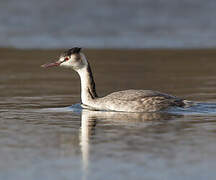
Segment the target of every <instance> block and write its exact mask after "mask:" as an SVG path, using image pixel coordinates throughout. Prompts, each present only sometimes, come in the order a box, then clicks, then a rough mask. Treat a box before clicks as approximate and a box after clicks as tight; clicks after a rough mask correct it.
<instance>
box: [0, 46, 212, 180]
mask: <svg viewBox="0 0 216 180" xmlns="http://www.w3.org/2000/svg"><path fill="white" fill-rule="evenodd" d="M59 52H61V51H60V50H56V51H54V50H52V51H51V50H50V51H48V50H43V51H42V50H40V51H39V50H38V51H37V50H29V51H21V50H14V49H1V50H0V53H1V65H0V100H1V101H0V179H8V180H12V179H16V180H27V179H28V180H38V179H52V180H57V179H93V180H96V179H136V180H138V179H170V180H171V179H174V178H175V179H183V178H184V179H196V180H197V179H215V175H216V172H215V166H216V141H215V139H216V105H215V104H214V103H215V102H216V71H215V67H216V61H215V59H216V51H215V50H187V51H183V50H178V51H175V50H172V51H169V50H164V51H160V50H145V51H144V50H140V51H124V50H121V51H118V50H86V51H85V52H86V54H87V57H88V58H89V61H90V62H91V66H92V68H93V72H94V75H95V80H96V85H97V90H98V94H99V95H105V94H107V93H110V92H113V91H117V90H120V89H121V90H122V89H130V88H135V89H153V90H159V91H162V92H166V93H170V94H173V95H176V96H180V97H185V98H187V99H189V100H193V101H199V102H200V101H202V102H205V103H206V104H204V103H203V104H200V105H199V106H197V107H194V108H191V109H188V110H185V111H184V110H177V111H173V112H172V113H141V114H136V113H114V112H93V111H87V110H83V111H81V109H80V108H79V105H74V104H77V103H79V102H80V94H79V93H80V87H79V86H80V82H79V77H78V76H77V75H76V74H75V73H74V72H70V70H67V69H60V68H53V69H43V68H40V65H41V64H44V63H46V62H50V61H53V60H54V59H55V58H56V57H57V56H58V55H59ZM208 102H209V103H211V104H207V103H208ZM71 105H73V106H71ZM175 112H176V113H175Z"/></svg>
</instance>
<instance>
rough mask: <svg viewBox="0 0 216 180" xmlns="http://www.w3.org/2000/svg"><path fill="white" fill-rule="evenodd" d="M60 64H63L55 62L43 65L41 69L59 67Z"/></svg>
mask: <svg viewBox="0 0 216 180" xmlns="http://www.w3.org/2000/svg"><path fill="white" fill-rule="evenodd" d="M60 64H61V62H54V63H48V64H43V65H41V67H43V68H49V67H54V66H59V65H60Z"/></svg>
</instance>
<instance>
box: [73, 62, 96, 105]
mask: <svg viewBox="0 0 216 180" xmlns="http://www.w3.org/2000/svg"><path fill="white" fill-rule="evenodd" d="M77 72H78V74H79V76H80V80H81V101H82V103H83V104H86V105H88V104H89V103H90V102H92V100H93V99H95V98H97V97H98V96H97V93H96V89H95V82H94V78H93V75H92V71H91V68H90V65H89V64H88V65H87V66H86V67H83V68H82V69H79V70H77Z"/></svg>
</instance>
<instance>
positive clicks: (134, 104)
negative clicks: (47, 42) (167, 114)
mask: <svg viewBox="0 0 216 180" xmlns="http://www.w3.org/2000/svg"><path fill="white" fill-rule="evenodd" d="M80 51H81V48H79V47H74V48H71V49H69V50H67V51H65V52H64V53H62V54H61V55H60V58H59V60H58V61H56V62H54V63H48V64H44V65H42V67H45V68H48V67H54V66H62V67H68V68H71V69H73V70H75V71H76V72H77V73H78V74H79V76H80V79H81V102H82V107H83V108H87V109H92V110H106V111H123V112H155V111H160V110H165V109H168V108H170V107H184V106H187V105H188V101H186V100H184V99H181V98H177V97H175V96H171V95H168V94H164V93H160V92H157V91H151V90H133V89H131V90H125V91H119V92H114V93H111V94H109V95H107V96H105V97H98V95H97V93H96V89H95V82H94V78H93V74H92V71H91V67H90V64H89V62H88V60H87V59H86V57H85V55H84V54H83V53H81V52H80Z"/></svg>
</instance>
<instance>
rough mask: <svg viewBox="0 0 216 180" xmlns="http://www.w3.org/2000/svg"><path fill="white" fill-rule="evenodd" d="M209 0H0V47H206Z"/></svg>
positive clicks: (211, 18)
mask: <svg viewBox="0 0 216 180" xmlns="http://www.w3.org/2000/svg"><path fill="white" fill-rule="evenodd" d="M215 8H216V2H215V1H214V0H205V1H203V0H181V1H179V0H91V1H85V0H79V1H78V0H76V1H75V0H61V1H58V0H42V1H38V0H19V1H17V0H1V1H0V46H1V47H16V48H66V47H71V46H74V45H79V46H82V47H87V48H209V47H210V48H211V47H215V46H216V40H215V39H216V35H215V29H216V21H215V17H216V11H215Z"/></svg>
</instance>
